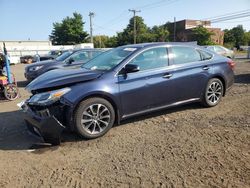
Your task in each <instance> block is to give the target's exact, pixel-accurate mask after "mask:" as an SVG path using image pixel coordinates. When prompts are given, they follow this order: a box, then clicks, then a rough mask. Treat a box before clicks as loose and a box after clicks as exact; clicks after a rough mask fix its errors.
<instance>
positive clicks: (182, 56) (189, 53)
mask: <svg viewBox="0 0 250 188" xmlns="http://www.w3.org/2000/svg"><path fill="white" fill-rule="evenodd" d="M172 55H173V59H174V64H184V63H191V62H196V61H201V60H202V58H201V54H200V53H199V52H198V51H197V50H196V49H194V48H191V47H185V46H174V47H172Z"/></svg>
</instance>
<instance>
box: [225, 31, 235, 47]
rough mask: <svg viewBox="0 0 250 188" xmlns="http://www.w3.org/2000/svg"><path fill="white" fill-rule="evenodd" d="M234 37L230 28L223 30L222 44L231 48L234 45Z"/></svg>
mask: <svg viewBox="0 0 250 188" xmlns="http://www.w3.org/2000/svg"><path fill="white" fill-rule="evenodd" d="M235 43H236V39H235V37H234V34H233V32H232V31H231V30H228V29H225V30H224V45H225V46H226V47H228V48H233V47H234V46H235Z"/></svg>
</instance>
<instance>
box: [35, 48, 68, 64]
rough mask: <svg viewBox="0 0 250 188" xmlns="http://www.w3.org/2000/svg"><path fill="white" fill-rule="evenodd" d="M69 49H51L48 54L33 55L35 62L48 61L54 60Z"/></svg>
mask: <svg viewBox="0 0 250 188" xmlns="http://www.w3.org/2000/svg"><path fill="white" fill-rule="evenodd" d="M66 51H67V50H51V51H49V53H48V54H46V55H35V56H34V57H33V63H34V62H37V61H46V60H53V59H55V58H57V57H58V56H60V55H62V54H63V53H64V52H66Z"/></svg>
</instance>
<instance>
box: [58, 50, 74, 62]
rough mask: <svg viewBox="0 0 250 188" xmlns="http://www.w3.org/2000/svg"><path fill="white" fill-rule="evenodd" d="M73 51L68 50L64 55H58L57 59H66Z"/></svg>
mask: <svg viewBox="0 0 250 188" xmlns="http://www.w3.org/2000/svg"><path fill="white" fill-rule="evenodd" d="M72 53H73V52H72V51H67V52H64V53H63V54H62V55H60V56H58V57H57V58H56V60H57V61H64V60H65V59H66V58H67V57H69V56H70V55H71V54H72Z"/></svg>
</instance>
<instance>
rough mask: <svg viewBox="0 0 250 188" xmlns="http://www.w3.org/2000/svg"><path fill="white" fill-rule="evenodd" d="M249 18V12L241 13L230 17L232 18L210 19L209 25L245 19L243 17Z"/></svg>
mask: <svg viewBox="0 0 250 188" xmlns="http://www.w3.org/2000/svg"><path fill="white" fill-rule="evenodd" d="M249 16H250V12H248V13H242V14H238V15H232V16H224V17H221V18H217V19H212V20H210V21H211V23H216V22H221V21H227V20H234V19H239V18H245V17H249Z"/></svg>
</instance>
